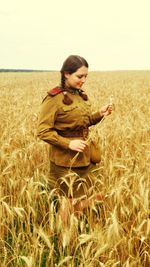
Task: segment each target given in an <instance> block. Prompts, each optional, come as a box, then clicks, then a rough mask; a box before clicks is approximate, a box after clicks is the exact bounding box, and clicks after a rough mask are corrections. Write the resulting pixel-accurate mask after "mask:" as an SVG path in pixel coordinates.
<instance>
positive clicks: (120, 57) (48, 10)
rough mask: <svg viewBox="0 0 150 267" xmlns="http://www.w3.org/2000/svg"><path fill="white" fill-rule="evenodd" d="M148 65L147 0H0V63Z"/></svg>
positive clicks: (100, 67) (16, 66) (149, 22)
mask: <svg viewBox="0 0 150 267" xmlns="http://www.w3.org/2000/svg"><path fill="white" fill-rule="evenodd" d="M71 54H76V55H80V56H83V57H85V58H86V60H87V61H88V63H89V69H90V70H101V71H103V70H132V69H134V70H145V69H147V70H150V0H74V1H72V0H0V69H1V68H8V69H9V68H13V69H35V70H36V69H38V70H60V68H61V66H62V63H63V61H64V60H65V59H66V57H67V56H69V55H71Z"/></svg>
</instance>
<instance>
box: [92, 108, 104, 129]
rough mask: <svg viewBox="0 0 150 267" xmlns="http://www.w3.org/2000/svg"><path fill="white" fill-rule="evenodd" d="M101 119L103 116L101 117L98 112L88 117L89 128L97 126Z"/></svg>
mask: <svg viewBox="0 0 150 267" xmlns="http://www.w3.org/2000/svg"><path fill="white" fill-rule="evenodd" d="M103 117H104V116H102V115H101V114H100V112H98V111H97V112H95V113H93V114H91V115H90V117H89V121H90V125H89V126H92V125H95V124H97V123H98V122H100V121H101V120H102V119H103Z"/></svg>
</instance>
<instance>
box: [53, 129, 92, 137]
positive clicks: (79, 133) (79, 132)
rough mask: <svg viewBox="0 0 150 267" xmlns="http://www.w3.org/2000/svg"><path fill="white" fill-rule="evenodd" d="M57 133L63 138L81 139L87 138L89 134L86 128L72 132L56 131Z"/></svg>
mask: <svg viewBox="0 0 150 267" xmlns="http://www.w3.org/2000/svg"><path fill="white" fill-rule="evenodd" d="M57 133H58V134H59V135H61V136H63V137H83V138H87V137H88V134H89V130H88V128H85V129H81V130H74V131H73V130H72V131H69V130H68V131H61V130H57Z"/></svg>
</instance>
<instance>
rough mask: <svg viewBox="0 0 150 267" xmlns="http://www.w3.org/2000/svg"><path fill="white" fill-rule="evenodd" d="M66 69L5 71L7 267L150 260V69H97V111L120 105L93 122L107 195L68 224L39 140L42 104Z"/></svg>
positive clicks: (93, 266)
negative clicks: (110, 104)
mask: <svg viewBox="0 0 150 267" xmlns="http://www.w3.org/2000/svg"><path fill="white" fill-rule="evenodd" d="M59 79H60V76H59V73H58V72H47V73H46V72H43V73H40V72H39V73H37V72H35V73H0V105H1V108H0V143H1V144H0V147H1V148H0V170H1V171H0V266H1V267H18V266H19V267H23V266H26V267H44V266H46V267H51V266H52V267H53V266H57V267H59V266H62V267H65V266H66V267H78V266H79V267H98V266H100V267H148V266H150V179H149V178H150V71H118V72H117V71H116V72H115V71H114V72H90V73H89V76H88V79H87V83H86V85H85V90H86V92H87V93H88V96H89V98H90V99H91V102H92V109H93V111H96V110H97V109H98V108H99V107H100V106H102V105H103V104H106V103H107V102H108V101H109V100H110V97H111V96H112V95H113V101H114V105H115V109H114V112H113V114H112V115H110V116H109V117H107V118H106V119H105V120H104V121H103V122H102V123H99V124H97V125H96V126H92V127H91V134H93V135H94V134H98V135H99V137H100V141H101V142H100V144H101V155H102V160H101V163H100V164H99V165H98V166H97V171H98V177H99V180H100V184H101V192H102V193H103V194H107V198H106V199H105V200H104V201H100V202H99V203H97V204H94V205H91V207H90V208H89V209H88V210H87V211H86V214H84V215H83V216H81V217H80V218H77V217H76V216H75V215H74V214H71V216H70V221H69V227H66V228H63V226H62V221H61V218H60V216H59V212H58V208H57V205H56V201H55V198H54V197H53V196H54V192H53V191H50V190H49V188H48V179H47V177H48V175H49V159H48V145H47V144H46V143H44V142H43V141H41V140H38V138H37V135H36V134H37V121H38V114H39V110H40V104H41V101H42V99H43V97H44V96H45V95H46V92H47V91H48V90H49V89H50V88H52V87H54V86H56V85H58V84H59Z"/></svg>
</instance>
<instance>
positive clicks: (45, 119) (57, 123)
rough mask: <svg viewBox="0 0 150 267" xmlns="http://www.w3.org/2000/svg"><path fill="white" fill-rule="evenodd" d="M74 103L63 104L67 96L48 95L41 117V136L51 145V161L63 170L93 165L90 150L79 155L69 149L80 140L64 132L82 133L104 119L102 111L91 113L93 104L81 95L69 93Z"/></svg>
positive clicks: (39, 135)
mask: <svg viewBox="0 0 150 267" xmlns="http://www.w3.org/2000/svg"><path fill="white" fill-rule="evenodd" d="M67 94H68V96H69V98H71V99H72V100H73V103H72V104H71V105H66V104H64V103H63V98H64V95H63V93H59V94H56V95H55V96H50V95H47V96H46V97H45V99H44V100H43V102H42V106H41V112H40V116H39V125H38V137H39V138H40V139H41V140H43V141H45V142H47V143H49V144H50V153H49V156H50V161H51V162H53V163H55V164H56V165H58V166H63V167H83V166H89V165H90V151H89V147H87V148H86V149H85V151H84V152H80V153H77V152H75V151H72V150H70V149H69V143H70V140H73V139H82V140H85V137H84V136H80V137H64V136H61V135H60V134H58V132H59V133H61V131H63V132H64V131H65V132H69V131H73V132H75V131H80V130H83V129H87V128H88V127H90V126H91V125H94V124H96V123H98V122H99V121H100V120H101V119H102V116H101V115H100V113H99V112H95V113H93V114H92V113H91V104H90V102H89V100H88V101H85V100H83V98H82V97H81V96H80V95H79V94H73V93H70V92H67Z"/></svg>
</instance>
